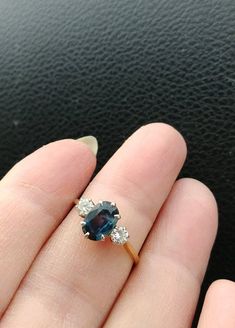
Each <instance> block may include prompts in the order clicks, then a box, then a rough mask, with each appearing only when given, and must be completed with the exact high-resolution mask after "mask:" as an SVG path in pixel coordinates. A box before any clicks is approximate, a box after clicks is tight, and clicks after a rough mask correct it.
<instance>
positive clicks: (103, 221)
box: [82, 201, 119, 240]
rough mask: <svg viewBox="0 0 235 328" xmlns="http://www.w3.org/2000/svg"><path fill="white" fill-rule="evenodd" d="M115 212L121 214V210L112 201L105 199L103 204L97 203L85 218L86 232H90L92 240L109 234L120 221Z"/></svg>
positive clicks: (84, 230)
mask: <svg viewBox="0 0 235 328" xmlns="http://www.w3.org/2000/svg"><path fill="white" fill-rule="evenodd" d="M115 214H119V211H118V209H117V207H116V206H115V205H112V203H111V202H108V201H103V202H102V204H97V205H95V206H94V207H93V208H92V209H91V210H90V212H89V213H88V214H87V216H86V217H85V219H84V222H85V223H86V224H85V225H84V226H83V227H82V230H83V232H84V234H86V233H87V232H89V236H88V238H89V239H91V240H101V239H102V235H104V236H108V235H109V234H110V233H111V232H112V230H113V229H114V228H115V226H116V224H117V221H118V218H117V217H115Z"/></svg>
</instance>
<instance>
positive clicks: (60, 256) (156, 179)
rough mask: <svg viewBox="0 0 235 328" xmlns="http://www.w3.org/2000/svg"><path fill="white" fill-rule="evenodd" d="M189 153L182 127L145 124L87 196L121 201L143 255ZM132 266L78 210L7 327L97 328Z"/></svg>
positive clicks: (35, 270)
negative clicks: (88, 231)
mask: <svg viewBox="0 0 235 328" xmlns="http://www.w3.org/2000/svg"><path fill="white" fill-rule="evenodd" d="M185 154H186V147H185V142H184V140H183V138H182V137H181V135H180V134H179V133H178V132H177V131H176V130H175V129H173V128H172V127H170V126H168V125H165V124H157V123H155V124H149V125H147V126H144V127H142V128H141V129H139V130H138V131H137V132H136V133H134V134H133V135H132V136H131V137H130V138H129V139H128V140H127V141H126V142H125V143H124V145H123V146H122V147H121V148H120V149H119V150H118V151H117V153H116V154H115V155H114V156H113V157H112V158H111V160H110V161H109V162H108V163H107V164H106V165H105V166H104V168H103V169H102V170H101V172H100V173H99V174H98V175H97V176H96V177H95V178H94V180H93V181H92V182H91V184H90V185H89V186H88V188H87V189H86V191H85V194H84V197H88V198H92V199H93V200H94V201H95V202H97V201H98V200H100V199H101V200H109V201H113V202H116V203H117V206H118V208H119V210H120V214H121V215H122V219H121V220H120V225H125V226H127V228H128V231H129V233H130V235H131V238H130V241H131V243H132V244H133V245H134V247H135V248H136V249H137V250H138V251H139V250H140V248H141V246H142V244H143V242H144V240H145V238H146V237H147V234H148V233H149V231H150V229H151V226H152V224H153V222H154V220H155V218H156V215H157V213H158V211H159V209H160V207H161V206H162V204H163V202H164V200H165V199H166V197H167V195H168V194H169V192H170V189H171V187H172V185H173V183H174V181H175V179H176V177H177V175H178V173H179V170H180V169H181V167H182V164H183V162H184V159H185ZM131 267H132V261H131V259H130V258H129V257H128V256H126V254H125V253H124V250H123V248H122V247H117V246H115V245H112V244H111V243H109V241H106V242H104V243H96V242H92V241H90V240H84V238H83V234H82V233H81V230H80V227H79V220H78V216H77V213H76V211H75V210H72V211H71V213H70V214H69V215H68V217H67V218H66V219H65V220H64V222H63V223H62V224H61V226H60V227H59V228H58V229H57V231H56V232H55V234H54V235H53V236H52V238H51V239H50V240H49V242H48V243H47V245H46V246H45V247H44V249H43V250H42V251H41V253H40V254H39V257H38V259H37V260H36V262H35V264H34V265H33V267H32V269H31V270H30V272H29V274H28V276H27V277H26V279H25V281H24V283H23V284H22V286H21V288H20V290H19V292H18V293H17V294H16V297H15V300H14V301H13V303H12V306H11V307H10V309H9V310H8V312H7V313H6V316H5V318H4V321H3V322H4V323H5V324H6V327H8V325H7V323H8V324H9V327H11V326H13V327H14V324H15V326H17V324H18V326H20V327H21V326H24V327H25V328H27V327H38V326H39V327H41V326H42V325H43V323H44V324H45V322H48V323H49V322H50V327H54V326H55V327H59V326H62V325H63V327H66V326H67V325H68V326H69V327H77V326H78V325H79V327H98V326H100V324H101V323H102V322H103V320H104V319H105V317H106V316H107V314H108V311H109V310H110V308H111V306H112V304H113V302H114V300H115V298H116V297H117V295H118V293H119V292H120V290H121V288H122V286H123V284H124V283H125V281H126V279H127V277H128V275H129V273H130V270H131ZM39 305H40V306H39ZM25 313H31V316H28V315H27V316H26V315H25ZM34 313H37V314H34ZM12 314H13V315H12Z"/></svg>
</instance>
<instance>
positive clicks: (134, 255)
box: [122, 241, 140, 264]
mask: <svg viewBox="0 0 235 328" xmlns="http://www.w3.org/2000/svg"><path fill="white" fill-rule="evenodd" d="M122 246H123V247H124V248H125V250H126V251H127V253H128V254H129V256H130V257H131V258H132V260H133V261H134V263H135V264H138V263H139V260H140V257H139V255H138V253H137V252H136V250H135V249H134V247H133V246H132V245H131V243H129V241H127V242H126V243H125V244H123V245H122Z"/></svg>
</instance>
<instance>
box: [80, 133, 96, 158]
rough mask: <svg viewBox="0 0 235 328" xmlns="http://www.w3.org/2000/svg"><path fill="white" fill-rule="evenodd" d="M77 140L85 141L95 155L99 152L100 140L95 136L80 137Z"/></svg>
mask: <svg viewBox="0 0 235 328" xmlns="http://www.w3.org/2000/svg"><path fill="white" fill-rule="evenodd" d="M77 140H78V141H81V142H83V143H84V144H86V145H87V146H88V147H89V148H90V150H91V151H92V153H93V154H94V155H96V154H97V152H98V141H97V139H96V138H95V137H93V136H85V137H81V138H78V139H77Z"/></svg>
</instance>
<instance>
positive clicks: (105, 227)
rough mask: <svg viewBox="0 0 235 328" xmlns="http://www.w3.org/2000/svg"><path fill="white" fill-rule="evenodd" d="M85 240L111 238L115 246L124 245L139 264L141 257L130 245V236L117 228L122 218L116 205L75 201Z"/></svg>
mask: <svg viewBox="0 0 235 328" xmlns="http://www.w3.org/2000/svg"><path fill="white" fill-rule="evenodd" d="M75 204H76V206H75V207H76V209H77V210H78V214H79V215H80V216H81V217H82V218H83V220H82V221H81V226H82V231H83V233H84V236H85V238H87V239H91V240H96V241H97V240H105V238H106V237H109V238H110V239H111V241H112V242H113V243H114V244H117V245H122V246H123V247H124V248H125V250H126V251H127V253H128V254H129V255H130V257H131V258H132V260H133V261H134V263H135V264H137V263H138V262H139V255H138V253H137V252H136V251H135V250H134V248H133V247H132V245H131V244H130V243H129V241H128V238H129V234H128V231H127V229H126V228H125V227H122V226H117V222H118V220H120V218H121V216H120V214H119V210H118V208H117V206H116V204H115V203H113V202H109V201H99V202H98V203H97V204H94V202H93V201H92V200H91V199H88V198H80V199H76V200H75Z"/></svg>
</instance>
